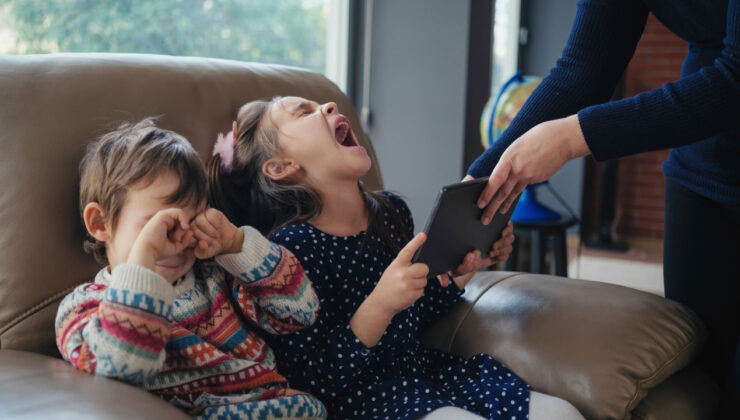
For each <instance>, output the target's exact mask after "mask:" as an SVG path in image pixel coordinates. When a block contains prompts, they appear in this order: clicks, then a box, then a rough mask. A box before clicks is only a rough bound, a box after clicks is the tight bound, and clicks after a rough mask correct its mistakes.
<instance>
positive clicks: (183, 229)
mask: <svg viewBox="0 0 740 420" xmlns="http://www.w3.org/2000/svg"><path fill="white" fill-rule="evenodd" d="M192 239H193V231H191V230H190V227H189V223H188V216H187V215H186V214H185V212H184V211H183V210H182V209H178V208H171V209H165V210H160V211H158V212H157V213H156V214H155V215H154V216H152V218H151V219H149V221H147V222H146V224H145V225H144V227H143V228H142V229H141V232H139V236H137V237H136V241H134V245H133V246H132V248H131V252H130V253H129V257H128V262H129V263H133V264H138V265H141V266H144V267H147V268H151V269H154V264H155V262H156V261H158V260H161V259H164V258H167V257H172V256H175V255H177V254H179V253H180V252H182V250H183V249H185V248H187V247H188V246H191V241H192Z"/></svg>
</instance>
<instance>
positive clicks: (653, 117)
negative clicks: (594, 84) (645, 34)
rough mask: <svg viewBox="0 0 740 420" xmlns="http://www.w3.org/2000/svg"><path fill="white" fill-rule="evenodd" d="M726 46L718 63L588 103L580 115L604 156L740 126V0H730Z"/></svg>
mask: <svg viewBox="0 0 740 420" xmlns="http://www.w3.org/2000/svg"><path fill="white" fill-rule="evenodd" d="M723 44H724V47H723V49H722V51H721V53H720V55H719V57H718V58H716V59H715V60H714V63H713V65H709V66H704V67H702V68H701V69H700V70H699V71H697V72H695V73H692V74H690V75H687V76H684V77H682V78H681V79H680V80H678V81H676V82H672V83H667V84H665V85H664V86H663V87H661V88H659V89H654V90H651V91H648V92H644V93H641V94H639V95H637V96H634V97H632V98H627V99H622V100H620V101H615V102H610V103H604V104H600V105H595V106H591V107H589V108H585V109H583V110H581V111H580V112H579V113H578V120H579V121H580V124H581V129H582V130H583V135H584V137H585V138H586V142H587V143H588V147H589V149H590V150H591V152H592V153H593V155H594V157H595V158H596V159H598V160H605V159H612V158H617V157H622V156H627V155H631V154H634V153H640V152H648V151H652V150H660V149H667V148H671V147H679V146H684V145H687V144H690V143H694V142H697V141H700V140H703V139H705V138H707V137H712V136H715V135H718V134H721V133H724V132H726V131H729V130H731V129H737V127H738V124H737V117H738V115H740V0H730V1H729V3H728V6H727V22H726V32H725V38H724V40H723Z"/></svg>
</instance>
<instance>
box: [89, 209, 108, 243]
mask: <svg viewBox="0 0 740 420" xmlns="http://www.w3.org/2000/svg"><path fill="white" fill-rule="evenodd" d="M82 220H84V221H85V228H86V229H87V232H88V233H89V234H90V236H92V237H93V238H95V239H97V240H99V241H100V242H105V241H108V240H110V238H111V232H110V229H109V227H108V225H107V223H105V213H104V212H103V208H102V207H100V204H98V203H95V202H92V203H87V205H86V206H85V209H84V210H83V211H82Z"/></svg>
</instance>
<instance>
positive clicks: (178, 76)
mask: <svg viewBox="0 0 740 420" xmlns="http://www.w3.org/2000/svg"><path fill="white" fill-rule="evenodd" d="M276 95H281V96H284V95H295V96H303V97H306V98H308V99H312V100H314V101H317V102H319V103H323V102H328V101H334V102H336V103H337V104H338V106H339V110H340V112H342V113H343V114H345V115H347V117H348V118H349V119H350V122H351V123H352V127H353V128H354V130H355V133H356V135H357V137H358V139H359V141H360V143H362V145H363V146H365V147H366V148H367V149H368V153H369V154H370V157H371V159H372V160H373V169H371V171H370V172H369V173H368V175H367V176H366V177H365V184H366V185H367V186H368V187H369V188H371V189H377V188H380V187H381V186H382V181H381V178H380V173H379V171H378V169H377V168H378V165H377V160H376V158H375V154H374V152H373V149H372V147H371V145H370V142H369V140H368V138H367V136H366V135H365V134H364V133H363V132H362V129H361V127H360V124H359V120H358V118H357V114H356V112H355V110H354V108H353V107H352V104H351V103H350V101H349V100H348V99H347V97H346V96H345V95H344V94H343V93H342V92H341V91H340V90H339V89H338V88H337V87H336V86H335V85H334V84H333V83H331V82H330V81H329V80H328V79H326V78H325V77H323V76H321V75H319V74H316V73H313V72H310V71H308V70H303V69H297V68H291V67H285V66H273V65H264V64H254V63H243V62H236V61H228V60H217V59H204V58H190V57H170V56H158V55H139V54H50V55H31V56H12V55H6V56H0V349H15V350H28V351H33V352H38V353H44V354H51V355H57V354H58V352H57V350H56V346H55V344H54V317H55V314H56V310H57V306H58V304H59V301H60V300H61V299H62V298H63V297H64V296H65V295H66V294H67V293H69V292H70V291H71V290H72V289H73V288H74V287H75V286H76V285H78V284H80V283H83V282H85V281H89V280H90V279H91V278H92V277H93V276H94V274H95V273H96V271H97V270H99V268H100V267H99V266H98V265H97V264H96V263H95V262H94V260H93V258H92V256H90V255H87V254H85V253H84V251H83V250H82V241H83V237H84V228H83V226H82V224H81V219H80V216H79V210H78V191H79V185H78V184H79V175H78V165H79V162H80V159H81V158H82V154H83V152H84V148H85V145H87V144H88V143H89V142H90V141H92V140H94V139H95V138H96V137H98V136H99V135H101V134H103V133H104V132H105V131H107V130H109V129H111V128H114V127H115V126H116V125H117V123H119V122H121V121H124V120H128V121H132V120H133V121H135V120H139V119H141V118H143V117H146V116H160V119H159V121H158V124H159V125H160V126H161V127H163V128H166V129H170V130H173V131H175V132H178V133H180V134H182V135H184V136H185V137H186V138H187V139H188V140H190V142H191V143H192V144H193V146H194V147H195V148H196V150H198V152H199V153H200V154H201V156H202V157H203V158H204V159H205V158H207V157H208V155H209V153H210V151H211V146H212V144H213V141H214V140H215V138H216V135H217V133H219V132H223V133H225V132H227V131H229V130H230V127H231V121H232V120H233V119H234V118H235V115H236V111H237V110H238V108H239V107H240V106H241V105H243V104H244V103H246V102H248V101H251V100H254V99H259V98H269V97H272V96H276Z"/></svg>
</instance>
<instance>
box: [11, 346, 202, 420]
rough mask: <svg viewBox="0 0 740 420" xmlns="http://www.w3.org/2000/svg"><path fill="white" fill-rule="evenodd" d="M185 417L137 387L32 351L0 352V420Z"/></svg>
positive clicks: (186, 417)
mask: <svg viewBox="0 0 740 420" xmlns="http://www.w3.org/2000/svg"><path fill="white" fill-rule="evenodd" d="M20 417H22V418H75V419H77V418H90V419H93V418H94V419H133V418H137V419H189V418H190V417H189V416H187V415H186V414H185V413H184V412H182V411H180V410H178V409H176V408H175V407H173V406H171V405H170V404H168V403H167V402H165V401H164V400H162V399H160V398H158V397H156V396H154V395H153V394H150V393H148V392H146V391H144V390H142V389H139V388H136V387H134V386H131V385H127V384H125V383H123V382H119V381H115V380H112V379H107V378H103V377H99V376H93V375H90V374H87V373H85V372H81V371H78V370H77V369H75V368H74V367H72V366H71V365H70V364H68V363H66V362H64V361H62V360H59V359H55V358H53V357H49V356H43V355H40V354H36V353H30V352H24V351H14V350H0V418H3V419H10V418H20Z"/></svg>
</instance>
